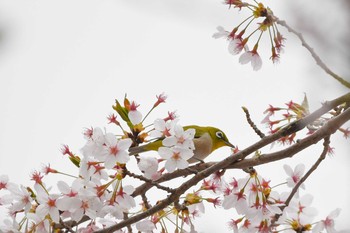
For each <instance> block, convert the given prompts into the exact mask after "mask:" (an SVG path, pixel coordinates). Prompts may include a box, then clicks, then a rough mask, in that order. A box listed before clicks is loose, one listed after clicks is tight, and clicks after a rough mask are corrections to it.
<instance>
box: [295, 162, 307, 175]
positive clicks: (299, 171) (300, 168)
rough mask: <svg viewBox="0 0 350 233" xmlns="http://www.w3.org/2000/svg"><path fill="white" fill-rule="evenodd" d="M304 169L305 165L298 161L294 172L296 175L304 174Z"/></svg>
mask: <svg viewBox="0 0 350 233" xmlns="http://www.w3.org/2000/svg"><path fill="white" fill-rule="evenodd" d="M304 171H305V165H304V164H302V163H300V164H298V165H297V166H296V167H295V168H294V174H296V175H298V176H302V175H303V174H304Z"/></svg>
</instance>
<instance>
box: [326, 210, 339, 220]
mask: <svg viewBox="0 0 350 233" xmlns="http://www.w3.org/2000/svg"><path fill="white" fill-rule="evenodd" d="M340 211H341V209H340V208H337V209H335V210H333V211H332V212H331V213H330V214H329V215H328V218H330V219H334V218H336V217H338V216H339V214H340Z"/></svg>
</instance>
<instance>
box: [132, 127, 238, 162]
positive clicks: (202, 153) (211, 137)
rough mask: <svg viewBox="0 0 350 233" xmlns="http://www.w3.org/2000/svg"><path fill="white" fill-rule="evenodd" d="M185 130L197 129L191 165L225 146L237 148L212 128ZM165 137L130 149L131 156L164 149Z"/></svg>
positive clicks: (218, 130)
mask: <svg viewBox="0 0 350 233" xmlns="http://www.w3.org/2000/svg"><path fill="white" fill-rule="evenodd" d="M183 129H184V130H187V129H195V135H194V139H193V143H194V148H195V149H194V151H193V153H194V155H193V157H192V158H190V159H189V160H188V162H189V163H195V162H198V161H199V162H203V160H204V159H205V158H206V157H207V156H208V155H210V154H211V153H212V152H213V151H215V150H216V149H218V148H221V147H223V146H229V147H231V148H235V146H234V145H233V144H232V143H231V142H230V141H229V140H228V138H227V136H226V134H225V133H224V132H223V131H222V130H220V129H218V128H215V127H212V126H198V125H188V126H184V127H183ZM163 139H164V137H162V138H159V139H157V140H156V141H153V142H150V143H148V144H145V145H141V146H136V147H131V148H129V155H136V154H139V153H143V152H147V151H157V150H158V149H159V147H162V146H163V144H162V140H163Z"/></svg>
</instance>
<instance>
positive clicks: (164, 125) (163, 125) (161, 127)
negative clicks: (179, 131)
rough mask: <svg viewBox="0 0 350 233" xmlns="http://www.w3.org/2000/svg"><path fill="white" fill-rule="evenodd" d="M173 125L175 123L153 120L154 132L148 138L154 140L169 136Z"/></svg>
mask: <svg viewBox="0 0 350 233" xmlns="http://www.w3.org/2000/svg"><path fill="white" fill-rule="evenodd" d="M175 123H176V121H165V120H163V119H157V120H155V121H154V123H153V125H154V130H153V131H152V132H151V134H150V136H151V137H154V138H161V137H169V136H171V131H172V130H173V127H174V124H175Z"/></svg>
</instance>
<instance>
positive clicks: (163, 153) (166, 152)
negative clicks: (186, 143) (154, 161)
mask: <svg viewBox="0 0 350 233" xmlns="http://www.w3.org/2000/svg"><path fill="white" fill-rule="evenodd" d="M158 154H159V155H160V157H162V158H163V159H169V158H170V157H171V156H172V154H173V151H172V150H171V149H169V148H167V147H159V149H158Z"/></svg>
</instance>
